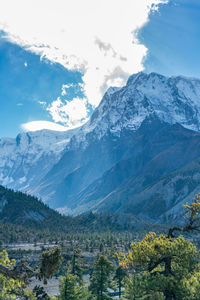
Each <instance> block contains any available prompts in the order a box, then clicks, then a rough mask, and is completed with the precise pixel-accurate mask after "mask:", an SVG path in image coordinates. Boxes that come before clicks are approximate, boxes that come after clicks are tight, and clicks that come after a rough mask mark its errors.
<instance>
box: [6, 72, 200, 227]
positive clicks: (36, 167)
mask: <svg viewBox="0 0 200 300" xmlns="http://www.w3.org/2000/svg"><path fill="white" fill-rule="evenodd" d="M43 134H44V135H46V134H47V135H48V136H49V135H51V137H49V139H48V141H49V144H48V147H43V146H42V145H43V139H41V132H35V133H31V135H32V136H34V138H33V137H32V136H31V146H26V148H25V150H21V149H24V148H23V147H21V148H20V147H19V145H18V144H20V143H17V139H19V137H18V138H17V139H16V141H13V140H12V142H11V141H10V139H7V140H5V139H4V140H3V142H1V143H0V157H2V154H1V153H4V156H3V157H4V158H3V160H2V159H1V162H0V176H1V182H2V183H4V184H5V182H6V184H7V185H8V186H9V187H14V188H16V189H20V190H24V191H27V192H28V193H31V194H33V195H36V196H39V197H41V198H42V199H43V201H45V202H46V203H48V204H49V205H50V206H51V207H53V208H56V209H59V211H62V212H70V213H73V214H79V213H82V212H88V211H91V210H92V211H107V212H112V213H133V214H136V215H137V216H139V217H140V218H142V219H145V220H147V221H151V222H154V223H155V222H169V221H170V220H172V219H173V220H174V219H175V218H176V216H175V215H177V214H178V212H179V211H180V209H181V205H182V203H184V201H185V200H188V199H192V198H193V195H194V194H195V193H196V192H197V191H198V190H200V185H199V179H198V178H199V177H198V172H199V171H200V169H199V164H198V161H199V158H200V80H199V79H193V78H186V77H183V76H178V77H165V76H162V75H160V74H156V73H151V74H145V73H143V72H141V73H138V74H134V75H132V76H130V78H129V79H128V81H127V85H126V86H124V87H123V88H121V89H119V88H110V89H109V90H108V91H107V92H106V94H105V95H104V97H103V99H102V101H101V103H100V105H99V106H98V107H97V109H96V110H95V111H94V113H93V115H92V117H91V119H90V120H89V121H88V122H87V123H86V124H85V125H83V126H82V127H80V128H78V129H76V130H75V131H71V132H65V133H59V134H58V133H54V132H51V133H50V132H46V131H44V132H43ZM29 135H30V133H24V134H22V136H23V138H24V139H25V140H27V141H28V142H29V138H28V136H29ZM58 136H59V137H58ZM36 141H38V142H36ZM28 142H26V143H25V144H26V145H30V144H28ZM9 143H10V144H11V145H13V144H14V146H9ZM45 145H46V143H45ZM57 145H60V148H59V147H57ZM61 145H62V146H61ZM51 147H52V151H49V148H51ZM2 149H3V150H2ZM7 149H12V150H10V153H11V152H12V158H11V154H8V150H7ZM32 149H34V151H32ZM57 150H58V151H57ZM49 152H50V153H51V155H50V154H49ZM16 154H17V155H16ZM18 157H19V158H20V159H18ZM36 157H37V159H34V158H36ZM184 168H185V169H184ZM183 170H187V172H186V173H184V171H183ZM185 174H187V175H185ZM167 178H168V179H167ZM3 180H4V182H3ZM5 180H6V181H5ZM12 180H13V181H12ZM25 180H26V181H25ZM1 182H0V183H1ZM166 182H167V183H166Z"/></svg>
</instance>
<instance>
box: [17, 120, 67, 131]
mask: <svg viewBox="0 0 200 300" xmlns="http://www.w3.org/2000/svg"><path fill="white" fill-rule="evenodd" d="M21 128H22V129H23V130H25V131H37V130H42V129H49V130H56V131H66V130H67V129H68V128H66V127H64V126H62V125H59V124H56V123H53V122H48V121H32V122H28V123H24V124H22V125H21Z"/></svg>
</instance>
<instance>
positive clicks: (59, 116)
mask: <svg viewBox="0 0 200 300" xmlns="http://www.w3.org/2000/svg"><path fill="white" fill-rule="evenodd" d="M47 110H48V111H49V112H50V114H51V116H52V119H53V120H54V121H55V122H60V123H62V124H65V125H66V126H67V127H68V128H75V127H78V126H80V125H82V124H83V123H85V122H86V121H87V120H88V118H87V116H88V109H87V101H86V99H83V98H78V97H77V98H74V99H73V101H70V102H68V101H67V100H61V99H60V97H58V99H57V100H55V101H53V102H52V103H51V105H50V107H49V108H47Z"/></svg>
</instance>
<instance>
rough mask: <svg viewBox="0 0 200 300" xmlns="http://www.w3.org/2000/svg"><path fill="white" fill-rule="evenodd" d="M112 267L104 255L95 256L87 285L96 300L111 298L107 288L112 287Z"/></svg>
mask: <svg viewBox="0 0 200 300" xmlns="http://www.w3.org/2000/svg"><path fill="white" fill-rule="evenodd" d="M113 269H114V268H113V264H112V263H111V262H110V261H109V259H108V258H107V257H106V256H103V255H99V256H97V259H96V261H95V263H94V272H93V274H92V278H91V282H90V286H89V290H90V291H91V292H92V294H93V295H94V296H96V297H97V300H104V299H112V298H111V297H109V295H108V288H112V287H113V286H112V280H111V274H112V272H113Z"/></svg>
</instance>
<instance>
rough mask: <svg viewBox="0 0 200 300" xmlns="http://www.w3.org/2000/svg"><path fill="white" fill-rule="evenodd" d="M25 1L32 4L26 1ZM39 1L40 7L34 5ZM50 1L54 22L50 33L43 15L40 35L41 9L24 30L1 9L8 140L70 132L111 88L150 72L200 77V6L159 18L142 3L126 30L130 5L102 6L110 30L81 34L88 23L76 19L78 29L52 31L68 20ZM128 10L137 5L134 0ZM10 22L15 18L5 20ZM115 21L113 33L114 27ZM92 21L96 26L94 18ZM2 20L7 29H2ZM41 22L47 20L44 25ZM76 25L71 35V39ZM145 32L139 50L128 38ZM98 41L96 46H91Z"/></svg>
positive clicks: (181, 2) (0, 90)
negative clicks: (54, 128) (27, 132)
mask: <svg viewBox="0 0 200 300" xmlns="http://www.w3.org/2000/svg"><path fill="white" fill-rule="evenodd" d="M60 1H61V2H62V0H60ZM76 1H80V0H76ZM87 1H89V0H87ZM87 1H86V2H87ZM154 1H156V0H152V3H153V2H154ZM8 2H9V1H8ZM16 2H18V1H16ZM19 2H20V3H21V4H22V5H25V4H24V3H25V2H24V3H23V0H19ZM36 2H37V0H35V2H32V3H34V4H33V5H35V3H36ZM50 2H51V4H52V5H53V4H54V6H52V7H51V6H50V7H49V15H50V17H49V19H48V16H47V17H46V24H47V25H49V28H48V26H46V27H45V26H44V27H43V24H42V17H43V14H42V13H41V24H40V27H41V30H40V27H38V28H36V29H35V23H34V20H35V19H34V18H33V21H32V23H31V17H30V16H31V15H32V14H33V15H34V9H35V10H36V9H37V8H38V7H37V5H35V7H32V11H31V10H30V13H31V15H30V16H29V15H28V13H29V10H28V8H27V7H25V8H24V10H25V11H26V13H27V16H26V17H27V19H25V20H23V17H24V15H23V16H21V19H22V24H17V21H16V20H18V19H19V18H20V16H19V15H17V19H16V20H14V21H13V24H12V20H13V16H10V18H9V10H7V11H6V9H7V7H6V6H5V7H3V8H2V9H1V5H2V4H0V10H1V11H2V12H3V13H2V15H1V13H0V29H1V34H0V120H1V121H0V122H1V126H0V137H2V136H9V137H14V136H16V135H17V133H19V132H21V131H22V130H23V128H26V129H31V126H33V130H34V129H35V127H34V126H35V125H34V124H33V123H30V122H33V121H48V122H54V123H55V124H59V125H62V126H65V127H66V128H72V127H76V126H79V125H81V124H82V123H84V122H85V121H86V120H87V119H88V117H89V116H90V115H91V113H92V110H93V109H95V107H96V106H97V105H98V103H99V101H100V99H101V97H102V95H103V93H104V92H105V90H106V89H107V88H108V87H109V86H110V85H118V86H121V85H123V84H124V83H125V81H126V79H127V77H128V75H129V74H131V73H135V72H137V71H140V70H142V69H144V70H145V71H147V72H158V73H162V74H165V75H177V74H178V75H179V74H182V75H187V76H193V77H200V56H199V53H200V39H199V36H200V2H199V0H175V1H173V0H171V1H170V2H169V3H168V4H160V5H159V6H158V10H157V11H153V10H151V11H150V10H149V11H148V10H147V5H146V4H145V0H139V1H138V0H136V1H135V5H136V4H137V6H135V7H132V11H131V12H129V11H130V9H129V6H128V7H127V8H126V10H125V11H124V18H123V17H122V20H121V22H122V24H124V25H123V26H122V24H121V26H120V24H118V23H119V17H120V16H121V12H122V8H123V6H119V7H118V6H117V7H116V11H113V7H112V5H111V6H109V5H107V6H106V5H105V7H104V6H103V4H102V7H101V8H99V11H100V9H102V15H103V14H104V11H105V8H107V10H108V12H107V15H106V14H104V15H105V16H104V21H105V22H104V23H105V24H104V25H105V27H103V28H100V27H99V26H98V25H99V24H101V23H102V20H103V18H102V17H101V18H100V19H99V23H98V20H97V23H96V24H94V26H93V28H92V29H91V24H88V25H87V24H86V25H84V26H85V27H84V26H83V32H80V33H79V31H80V24H83V22H82V19H81V18H82V15H80V16H79V18H80V21H79V22H80V24H79V22H78V21H77V20H76V22H78V25H77V27H76V23H73V22H74V20H71V21H70V22H71V23H65V21H62V22H61V24H60V23H59V22H58V23H59V27H58V25H56V24H57V23H56V20H55V24H54V23H53V24H52V22H51V18H52V14H53V12H54V11H56V16H57V15H58V17H59V18H61V16H59V14H60V13H61V10H59V8H58V10H56V9H57V7H55V5H56V3H57V2H55V1H54V0H51V1H50ZM50 2H47V3H50ZM61 2H60V5H61V4H62V5H65V4H64V3H65V1H64V2H62V3H61ZM69 2H70V1H69ZM111 2H112V1H111ZM119 2H120V1H119ZM136 2H137V3H136ZM39 3H40V2H38V5H39ZM101 3H104V1H103V2H101ZM105 3H106V2H105ZM113 3H115V2H113ZM127 3H129V4H130V5H133V4H132V2H131V1H130V2H129V0H127ZM36 4H37V3H36ZM75 4H76V3H75ZM88 5H91V3H89V2H88ZM122 5H124V4H123V3H122ZM8 6H9V3H8ZM8 9H9V7H8ZM44 9H46V8H45V7H44ZM51 9H52V10H51ZM84 9H85V10H86V11H87V10H88V7H83V8H82V10H83V12H84ZM90 9H92V8H91V6H90ZM94 9H95V7H94ZM133 9H134V12H133ZM41 10H42V8H41ZM62 11H63V9H62ZM71 11H72V12H73V7H72V8H71ZM74 11H76V9H75V8H74ZM50 12H51V14H50ZM19 13H20V6H19ZM45 13H46V11H45ZM134 13H135V14H136V15H135V18H134ZM16 14H17V12H16ZM93 14H94V15H95V11H94V12H93ZM5 15H7V16H8V18H7V19H5V20H4V19H3V18H4V16H5ZM72 15H73V14H72ZM112 15H113V24H114V25H115V26H114V25H113V27H112V26H110V23H109V22H110V20H112ZM138 16H139V17H138ZM69 17H70V16H69ZM76 17H77V16H76ZM97 17H98V15H95V18H96V19H97ZM54 18H55V16H54ZM66 18H67V17H66ZM91 18H92V19H91V20H92V21H93V22H95V21H94V19H93V16H91ZM120 18H121V17H120ZM2 19H3V22H2V24H4V25H2V26H1V20H2ZM29 19H30V21H29ZM88 19H90V17H88ZM132 19H134V20H135V23H134V24H132V22H133V21H132ZM39 20H40V16H38V23H39V22H40V21H39ZM58 20H59V19H58ZM106 20H107V21H106ZM23 22H24V23H23ZM25 22H27V23H25ZM48 22H49V23H48ZM43 23H44V22H43ZM5 24H6V26H5ZM144 24H145V25H144ZM18 25H19V26H18ZM21 25H22V26H21ZM26 25H27V26H26ZM70 25H71V27H70V29H71V33H70V34H71V35H69V34H68V33H67V30H68V28H69V26H70ZM12 26H13V27H12ZM50 26H52V27H50ZM56 26H57V27H56ZM102 26H103V25H102ZM117 26H119V27H117ZM131 26H132V27H131ZM54 27H55V34H54ZM13 28H14V29H13ZM24 28H25V29H27V30H26V32H25V31H24ZM107 28H108V30H107ZM121 28H122V30H121ZM138 28H139V32H138V35H137V34H136V33H135V34H134V33H133V40H134V39H136V41H135V43H131V40H129V39H130V35H128V34H129V32H131V30H135V32H136V30H137V31H138ZM115 29H116V30H115ZM120 31H121V32H120ZM38 32H39V33H38ZM126 32H127V36H126ZM42 33H44V34H43V35H42ZM84 34H85V35H84ZM35 36H36V38H37V39H36V40H35ZM90 36H91V37H95V39H92V38H91V39H89V38H90ZM29 37H31V38H32V39H31V38H30V39H29ZM46 37H48V38H46ZM122 38H123V39H124V48H123V45H121V44H123V43H122ZM137 39H138V40H137ZM87 47H88V48H87ZM131 47H132V48H131ZM70 51H71V52H70ZM90 51H91V52H90ZM82 53H83V54H82ZM22 124H26V125H25V126H23V125H22ZM36 125H37V126H38V123H37V124H36ZM39 125H41V124H39ZM37 126H36V128H37ZM39 128H40V127H39Z"/></svg>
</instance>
